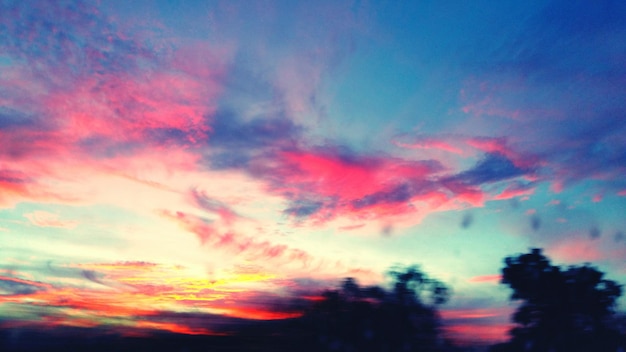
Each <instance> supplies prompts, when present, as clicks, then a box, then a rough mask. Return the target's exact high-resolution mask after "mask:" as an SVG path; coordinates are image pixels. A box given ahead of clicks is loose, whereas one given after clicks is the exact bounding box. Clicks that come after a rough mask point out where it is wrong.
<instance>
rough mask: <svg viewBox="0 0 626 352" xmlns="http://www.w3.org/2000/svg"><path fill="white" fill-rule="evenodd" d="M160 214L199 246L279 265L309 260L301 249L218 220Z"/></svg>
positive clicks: (166, 213)
mask: <svg viewBox="0 0 626 352" xmlns="http://www.w3.org/2000/svg"><path fill="white" fill-rule="evenodd" d="M162 215H163V216H165V217H166V218H169V219H172V220H175V221H176V222H178V223H179V224H180V225H181V226H182V227H183V228H185V229H187V230H188V231H190V232H192V233H194V234H195V235H196V236H197V237H198V239H199V240H200V243H201V244H202V245H203V246H206V247H209V248H213V249H222V250H224V251H226V252H230V253H234V254H237V255H242V256H243V257H245V258H247V259H248V260H253V261H266V260H271V261H275V262H276V263H283V264H287V263H291V262H296V263H300V264H302V265H305V266H306V265H307V264H308V263H309V262H310V261H311V260H312V257H311V256H310V255H309V254H308V253H307V252H305V251H303V250H300V249H297V248H290V247H288V246H286V245H283V244H272V243H270V242H268V241H259V240H256V239H254V238H253V237H250V236H245V235H239V234H237V233H235V232H233V230H232V229H229V228H228V226H226V225H225V224H224V223H223V222H221V221H219V220H218V221H215V222H210V221H207V220H203V219H201V218H199V217H197V216H194V215H191V214H186V213H183V212H176V213H171V212H168V211H163V212H162Z"/></svg>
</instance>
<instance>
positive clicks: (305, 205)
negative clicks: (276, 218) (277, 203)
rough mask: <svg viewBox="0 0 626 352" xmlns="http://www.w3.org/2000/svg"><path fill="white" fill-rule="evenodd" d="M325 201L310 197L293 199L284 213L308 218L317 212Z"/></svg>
mask: <svg viewBox="0 0 626 352" xmlns="http://www.w3.org/2000/svg"><path fill="white" fill-rule="evenodd" d="M323 206H324V202H321V201H314V200H309V199H302V200H295V201H291V203H290V206H289V207H288V208H287V209H285V211H284V213H285V214H288V215H292V216H295V217H297V218H306V217H309V216H311V215H314V214H316V213H317V212H318V211H319V210H320V209H322V207H323Z"/></svg>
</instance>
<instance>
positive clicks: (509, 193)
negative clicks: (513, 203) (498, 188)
mask: <svg viewBox="0 0 626 352" xmlns="http://www.w3.org/2000/svg"><path fill="white" fill-rule="evenodd" d="M533 193H535V188H534V187H519V186H517V185H511V186H509V187H507V188H506V189H504V190H503V191H502V192H500V193H499V194H496V195H495V196H494V197H493V198H492V199H494V200H503V199H511V198H516V197H522V196H529V195H531V194H533Z"/></svg>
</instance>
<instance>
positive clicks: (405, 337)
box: [305, 266, 449, 352]
mask: <svg viewBox="0 0 626 352" xmlns="http://www.w3.org/2000/svg"><path fill="white" fill-rule="evenodd" d="M389 276H390V277H391V278H392V280H393V282H392V285H391V288H390V289H384V288H381V287H379V286H367V287H361V286H359V284H358V283H357V282H356V281H355V280H354V279H352V278H347V279H345V280H344V281H343V284H342V285H341V287H340V288H339V289H338V290H329V291H326V292H324V293H323V295H322V299H321V300H320V301H319V302H317V304H315V305H314V306H313V308H312V309H311V310H310V311H309V312H308V313H307V314H306V316H305V317H306V319H308V322H309V324H311V328H312V330H313V331H314V335H315V341H314V343H315V344H317V346H318V348H319V350H322V351H324V350H326V351H364V352H367V351H390V352H391V351H438V350H439V349H438V346H439V345H440V344H441V341H440V338H439V318H438V315H437V311H436V309H435V308H434V306H435V305H437V304H442V303H444V302H446V301H447V299H448V296H449V289H448V288H447V287H446V286H445V285H444V284H442V283H441V282H439V281H437V280H434V279H432V278H429V277H428V276H427V275H426V274H424V273H423V272H421V271H420V270H419V269H418V268H417V267H415V266H412V267H408V268H402V269H400V268H398V269H395V270H392V271H390V272H389ZM426 294H427V297H425V296H426Z"/></svg>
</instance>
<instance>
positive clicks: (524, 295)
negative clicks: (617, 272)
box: [492, 249, 623, 352]
mask: <svg viewBox="0 0 626 352" xmlns="http://www.w3.org/2000/svg"><path fill="white" fill-rule="evenodd" d="M504 263H505V267H504V268H503V269H502V283H503V284H506V285H508V286H509V287H510V288H511V289H512V290H513V293H512V295H511V300H514V301H521V305H520V306H519V308H518V309H517V311H516V312H515V313H514V314H513V317H512V318H513V322H514V323H515V324H516V326H515V327H514V328H513V329H512V330H511V332H510V333H511V336H512V339H511V341H510V342H509V343H506V344H501V345H498V346H495V347H493V348H492V351H538V352H539V351H546V352H548V351H551V352H560V351H568V352H571V351H617V350H618V348H619V345H620V344H623V341H622V342H620V336H619V332H617V331H616V330H614V329H612V328H611V325H612V321H611V319H612V317H613V314H614V308H615V301H616V300H617V298H619V296H620V295H621V293H622V289H621V286H620V285H618V284H617V283H615V282H614V281H611V280H605V279H603V277H604V273H602V272H601V271H598V269H596V268H595V267H593V266H591V265H589V264H584V265H580V266H570V267H568V268H567V269H562V268H560V267H558V266H554V265H551V264H550V260H549V259H548V258H547V257H546V256H544V255H543V254H542V252H541V249H532V250H531V251H530V253H527V254H520V255H518V256H514V257H507V258H506V259H505V260H504Z"/></svg>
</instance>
